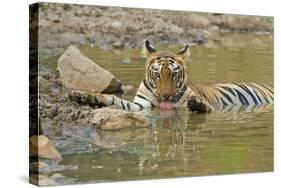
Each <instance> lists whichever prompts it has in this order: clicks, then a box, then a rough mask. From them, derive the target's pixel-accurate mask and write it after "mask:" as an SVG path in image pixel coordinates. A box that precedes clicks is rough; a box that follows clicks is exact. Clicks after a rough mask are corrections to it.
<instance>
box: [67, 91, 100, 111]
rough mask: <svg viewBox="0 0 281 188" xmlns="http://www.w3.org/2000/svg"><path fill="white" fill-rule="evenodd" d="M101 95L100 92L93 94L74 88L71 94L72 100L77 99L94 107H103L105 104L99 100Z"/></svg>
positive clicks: (78, 101) (76, 100)
mask: <svg viewBox="0 0 281 188" xmlns="http://www.w3.org/2000/svg"><path fill="white" fill-rule="evenodd" d="M101 97H102V94H99V93H94V94H93V93H87V92H84V91H77V90H72V91H71V92H70V94H69V98H70V99H71V100H72V101H75V102H77V103H79V104H86V105H91V106H93V107H103V104H102V103H101V102H100V100H99V98H101Z"/></svg>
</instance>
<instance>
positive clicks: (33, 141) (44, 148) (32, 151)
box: [29, 135, 62, 161]
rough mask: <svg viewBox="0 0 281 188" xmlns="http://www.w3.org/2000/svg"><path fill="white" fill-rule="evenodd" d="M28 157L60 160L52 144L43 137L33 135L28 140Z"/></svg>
mask: <svg viewBox="0 0 281 188" xmlns="http://www.w3.org/2000/svg"><path fill="white" fill-rule="evenodd" d="M29 155H30V156H31V157H35V156H38V157H41V158H46V159H54V160H58V161H60V160H62V157H61V156H60V154H59V152H58V150H57V149H56V147H55V146H54V144H53V143H52V142H51V141H50V140H49V138H48V137H46V136H44V135H40V136H37V135H34V136H32V137H30V139H29Z"/></svg>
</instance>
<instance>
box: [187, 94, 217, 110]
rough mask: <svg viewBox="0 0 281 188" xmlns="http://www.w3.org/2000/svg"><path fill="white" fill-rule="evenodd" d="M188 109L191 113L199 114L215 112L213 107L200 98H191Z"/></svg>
mask: <svg viewBox="0 0 281 188" xmlns="http://www.w3.org/2000/svg"><path fill="white" fill-rule="evenodd" d="M187 107H188V109H189V110H190V111H192V112H198V113H207V112H212V111H213V110H214V108H213V107H212V106H211V105H209V104H208V103H207V102H205V101H204V100H203V99H202V98H201V97H198V96H191V97H190V98H189V99H188V101H187Z"/></svg>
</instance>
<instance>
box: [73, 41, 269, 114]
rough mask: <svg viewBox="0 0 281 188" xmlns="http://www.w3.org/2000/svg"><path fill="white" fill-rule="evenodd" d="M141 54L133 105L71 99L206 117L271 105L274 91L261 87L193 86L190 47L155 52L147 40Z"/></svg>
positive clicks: (107, 98) (102, 97)
mask: <svg viewBox="0 0 281 188" xmlns="http://www.w3.org/2000/svg"><path fill="white" fill-rule="evenodd" d="M142 54H143V56H144V57H145V58H146V72H145V76H144V79H143V81H142V82H141V83H140V86H139V88H138V90H137V92H136V95H135V97H134V99H133V102H130V101H127V100H124V99H121V98H119V97H117V96H114V95H110V94H96V93H95V94H93V93H87V92H83V91H72V93H71V95H72V96H75V97H76V98H77V97H78V98H79V97H80V98H83V97H84V98H87V99H88V100H89V101H90V103H93V104H100V105H102V106H114V107H116V108H119V109H123V110H127V111H142V110H145V109H152V108H160V109H161V110H172V109H174V108H177V107H184V108H186V109H187V110H189V111H192V112H197V113H208V112H212V111H215V110H220V109H223V108H224V107H226V106H253V107H254V106H260V105H263V104H273V102H274V96H273V94H274V91H273V87H271V86H269V85H265V84H261V83H255V82H241V83H235V82H232V83H217V84H213V85H200V84H198V83H196V82H193V81H192V80H191V79H190V74H189V69H188V67H187V65H186V64H187V63H186V62H187V60H188V59H189V58H190V55H191V53H190V44H186V45H185V46H184V47H183V48H182V49H181V50H179V52H177V53H172V52H167V51H157V50H156V49H155V48H154V47H153V46H152V45H151V43H150V41H149V40H145V41H144V45H143V49H142Z"/></svg>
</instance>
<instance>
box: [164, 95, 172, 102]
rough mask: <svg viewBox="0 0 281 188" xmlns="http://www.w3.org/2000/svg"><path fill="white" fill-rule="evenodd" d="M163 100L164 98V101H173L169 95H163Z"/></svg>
mask: <svg viewBox="0 0 281 188" xmlns="http://www.w3.org/2000/svg"><path fill="white" fill-rule="evenodd" d="M163 98H164V99H165V100H166V101H171V100H173V99H174V97H173V96H171V95H163Z"/></svg>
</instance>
